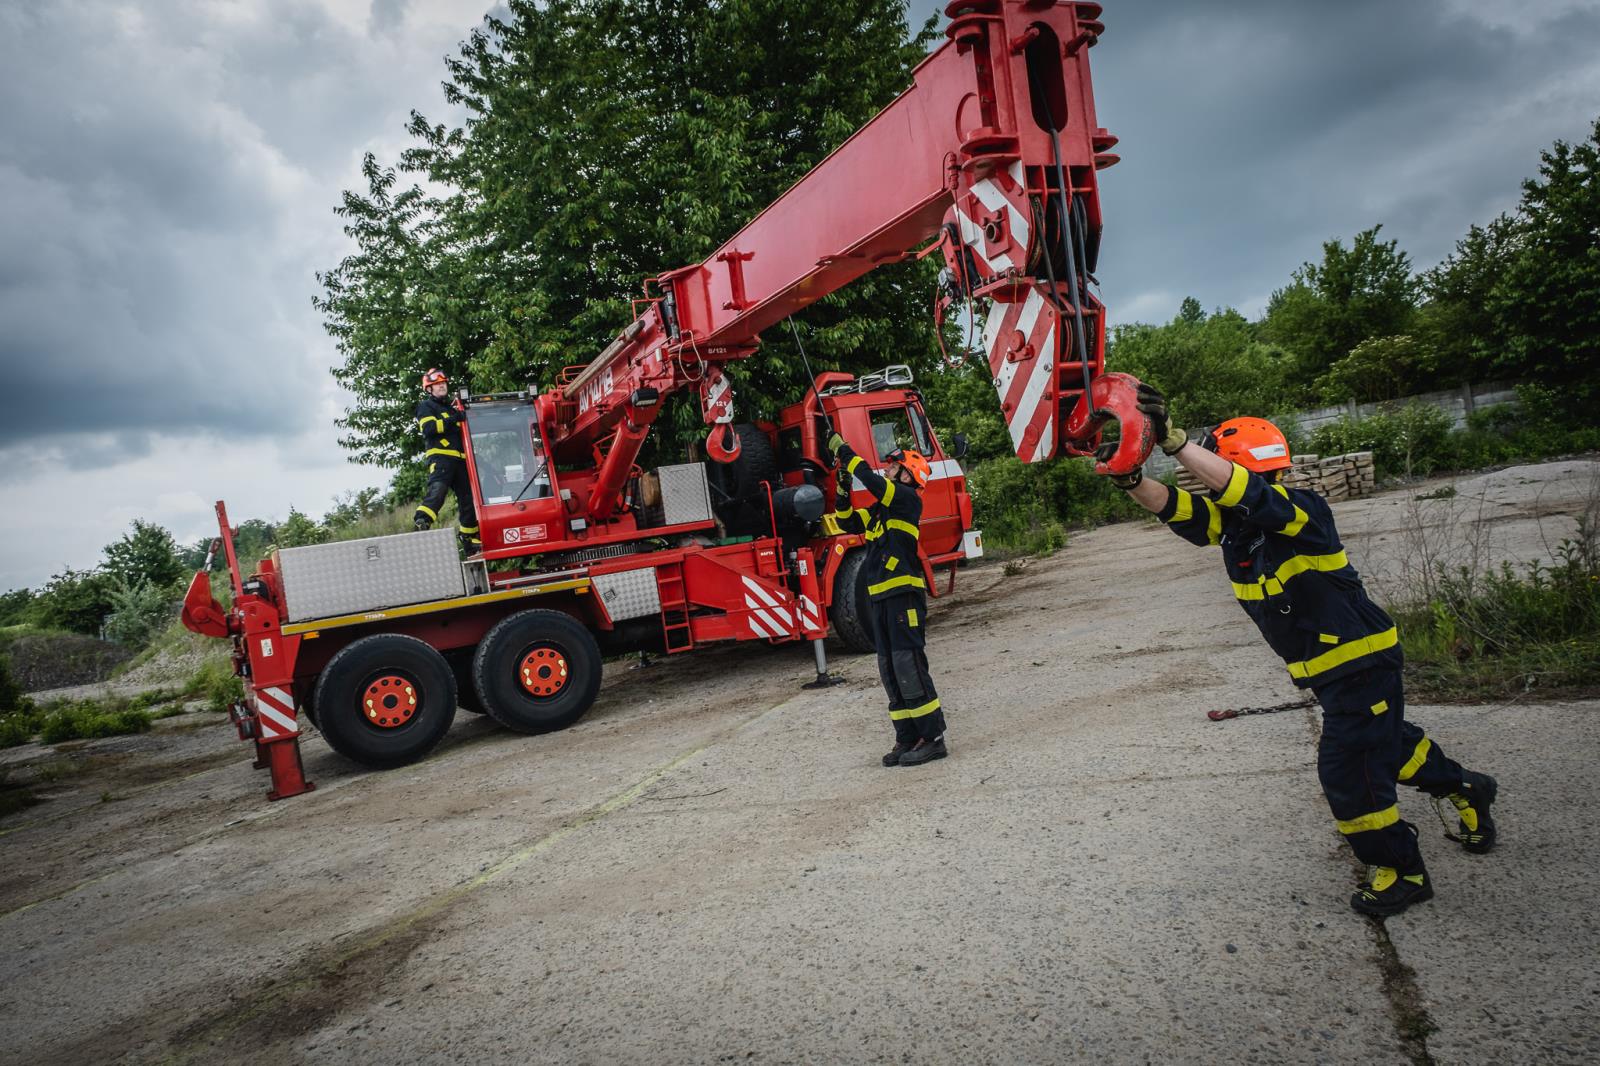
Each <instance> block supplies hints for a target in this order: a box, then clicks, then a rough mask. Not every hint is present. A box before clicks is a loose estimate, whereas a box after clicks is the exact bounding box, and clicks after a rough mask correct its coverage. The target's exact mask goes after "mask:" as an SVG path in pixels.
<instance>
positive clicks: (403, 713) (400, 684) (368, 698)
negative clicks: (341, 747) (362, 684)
mask: <svg viewBox="0 0 1600 1066" xmlns="http://www.w3.org/2000/svg"><path fill="white" fill-rule="evenodd" d="M360 709H361V718H362V720H363V721H365V722H366V723H367V724H368V725H370V726H376V727H377V728H379V729H398V728H399V727H400V726H403V725H405V724H406V723H407V722H409V721H411V718H412V716H413V715H415V714H416V713H417V686H416V684H415V683H414V682H413V681H412V680H411V679H410V678H409V677H402V676H401V675H400V674H383V675H382V676H380V677H375V678H373V679H372V681H371V683H369V684H368V685H367V687H366V689H365V690H364V691H363V692H362V693H361V708H360Z"/></svg>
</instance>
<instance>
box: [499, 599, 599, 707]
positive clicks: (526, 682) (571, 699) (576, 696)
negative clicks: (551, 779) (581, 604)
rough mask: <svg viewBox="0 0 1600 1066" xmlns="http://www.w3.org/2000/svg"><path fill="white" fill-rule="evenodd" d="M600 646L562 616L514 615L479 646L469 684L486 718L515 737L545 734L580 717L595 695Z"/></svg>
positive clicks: (537, 612)
mask: <svg viewBox="0 0 1600 1066" xmlns="http://www.w3.org/2000/svg"><path fill="white" fill-rule="evenodd" d="M600 669H601V664H600V646H599V645H598V644H596V643H595V639H594V634H593V633H590V632H589V630H588V628H587V627H586V626H584V624H583V623H582V622H579V621H578V620H577V619H576V618H573V617H572V616H571V615H569V614H564V613H562V612H561V611H549V610H541V609H535V610H531V611H519V612H517V613H516V614H514V615H511V616H510V617H508V618H504V619H501V621H500V622H499V623H497V624H496V625H495V627H494V628H493V629H491V630H489V633H488V635H487V636H485V637H484V638H483V640H481V641H480V642H479V643H478V650H477V652H476V654H474V655H473V657H472V681H473V686H474V687H475V688H476V689H477V693H478V699H479V700H480V701H481V702H482V703H483V707H484V710H485V711H487V712H488V715H489V717H490V718H493V719H494V720H495V721H497V722H499V723H500V724H501V725H503V726H505V727H506V728H507V729H515V730H516V731H517V732H519V733H549V732H553V731H554V730H557V729H565V728H566V727H567V726H569V725H571V724H572V723H573V722H576V721H577V720H578V719H579V718H582V717H583V713H584V712H585V711H587V710H588V709H589V708H590V707H591V706H592V705H593V704H594V700H595V697H596V696H598V695H599V694H600Z"/></svg>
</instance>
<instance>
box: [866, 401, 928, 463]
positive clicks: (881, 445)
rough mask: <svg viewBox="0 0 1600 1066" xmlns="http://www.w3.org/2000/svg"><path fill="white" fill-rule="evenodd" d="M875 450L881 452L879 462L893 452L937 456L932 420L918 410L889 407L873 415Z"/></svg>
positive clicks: (873, 443) (873, 444)
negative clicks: (906, 449) (929, 424)
mask: <svg viewBox="0 0 1600 1066" xmlns="http://www.w3.org/2000/svg"><path fill="white" fill-rule="evenodd" d="M872 446H873V447H874V448H875V449H877V452H878V460H879V462H883V461H885V459H886V457H887V456H888V455H889V453H890V452H892V451H895V450H896V449H898V448H910V449H912V450H913V451H919V452H921V453H922V454H923V455H926V456H932V455H933V433H932V431H931V430H929V429H928V420H927V418H926V417H925V416H924V415H923V413H922V412H921V411H920V410H918V409H917V408H915V407H909V406H908V407H888V408H885V409H884V410H882V411H874V412H872Z"/></svg>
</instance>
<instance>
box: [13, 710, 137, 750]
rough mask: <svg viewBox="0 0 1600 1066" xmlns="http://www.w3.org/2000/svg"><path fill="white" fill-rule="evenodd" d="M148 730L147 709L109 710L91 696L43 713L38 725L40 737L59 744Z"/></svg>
mask: <svg viewBox="0 0 1600 1066" xmlns="http://www.w3.org/2000/svg"><path fill="white" fill-rule="evenodd" d="M149 731H150V714H149V712H147V711H141V710H135V709H132V708H123V709H121V710H108V709H106V708H105V707H104V706H102V705H101V704H99V703H96V702H95V701H93V700H83V701H80V702H78V703H69V704H66V705H65V706H62V707H58V708H57V709H55V710H52V711H50V712H49V713H48V714H46V715H45V716H44V722H43V723H42V724H41V726H40V728H39V739H40V740H41V741H42V742H44V743H46V744H59V743H61V742H62V741H64V740H82V739H92V738H95V737H115V736H121V735H123V734H125V733H148V732H149Z"/></svg>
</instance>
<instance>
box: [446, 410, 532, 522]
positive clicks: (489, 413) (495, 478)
mask: <svg viewBox="0 0 1600 1066" xmlns="http://www.w3.org/2000/svg"><path fill="white" fill-rule="evenodd" d="M467 432H468V433H469V435H470V437H469V439H470V441H471V445H472V461H473V465H474V466H475V467H476V469H477V471H478V491H479V494H480V495H481V497H482V500H483V502H484V503H486V504H496V503H515V502H516V501H518V500H537V499H541V498H543V497H545V496H549V495H550V494H551V491H552V490H551V484H550V465H549V462H548V461H547V458H546V455H545V450H544V441H543V440H542V439H541V438H540V436H539V424H538V421H537V420H536V419H535V418H534V413H533V405H532V404H527V403H507V404H499V403H496V404H486V405H483V406H481V407H472V408H469V409H468V411H467Z"/></svg>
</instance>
